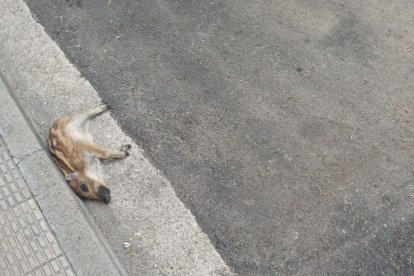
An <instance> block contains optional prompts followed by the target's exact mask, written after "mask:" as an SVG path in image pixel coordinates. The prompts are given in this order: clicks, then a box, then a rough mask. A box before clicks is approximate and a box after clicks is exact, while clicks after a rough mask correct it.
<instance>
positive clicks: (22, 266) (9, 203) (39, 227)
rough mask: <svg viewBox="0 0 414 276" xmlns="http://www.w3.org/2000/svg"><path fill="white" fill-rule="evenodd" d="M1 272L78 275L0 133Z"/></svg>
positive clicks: (16, 275) (8, 273)
mask: <svg viewBox="0 0 414 276" xmlns="http://www.w3.org/2000/svg"><path fill="white" fill-rule="evenodd" d="M0 271H1V273H0V275H4V276H7V275H11V276H12V275H13V276H18V275H75V274H74V272H73V269H72V267H71V266H70V264H69V262H68V260H67V258H66V256H65V255H64V253H63V251H62V249H61V247H60V245H59V244H58V242H57V241H56V238H55V236H54V235H53V234H52V231H51V230H50V228H49V226H48V224H47V221H46V220H45V218H44V216H43V214H42V212H41V211H40V209H39V206H38V205H37V203H36V201H35V200H34V199H33V197H32V195H31V193H30V191H29V189H28V187H27V185H26V183H25V181H24V179H23V178H22V176H21V174H20V171H19V169H18V167H17V166H16V164H15V163H14V161H13V159H12V157H11V156H10V154H9V152H8V151H7V149H6V146H5V144H4V141H3V139H2V138H1V137H0Z"/></svg>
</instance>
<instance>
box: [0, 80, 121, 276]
mask: <svg viewBox="0 0 414 276" xmlns="http://www.w3.org/2000/svg"><path fill="white" fill-rule="evenodd" d="M9 90H10V88H9V87H8V85H7V84H6V83H5V80H4V78H3V77H2V76H1V75H0V99H1V100H0V275H4V276H7V275H12V276H18V275H124V274H125V271H124V269H123V268H122V266H121V265H120V263H119V261H118V260H117V258H116V257H115V255H114V254H113V252H112V251H111V250H110V249H109V247H108V245H107V244H106V242H105V241H104V239H103V238H102V237H101V236H100V232H99V231H98V230H97V227H96V226H95V225H94V222H93V220H92V219H91V218H90V215H89V214H88V212H87V211H86V209H85V208H84V207H83V205H82V204H81V202H80V200H79V199H78V198H77V197H76V196H75V195H74V194H73V193H72V191H71V190H70V189H69V188H68V187H67V185H66V183H65V182H64V180H63V178H62V176H61V175H60V173H59V172H58V170H57V169H56V167H55V166H54V164H53V161H52V160H51V159H50V158H49V155H48V154H47V150H45V149H44V148H43V144H42V142H41V141H39V139H38V136H37V134H36V132H35V131H33V128H32V127H31V123H30V122H29V121H28V120H27V119H26V118H25V116H24V114H23V113H22V112H21V109H20V108H19V106H18V103H17V102H16V101H15V100H14V99H13V95H12V94H11V93H10V92H9Z"/></svg>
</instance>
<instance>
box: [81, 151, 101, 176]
mask: <svg viewBox="0 0 414 276" xmlns="http://www.w3.org/2000/svg"><path fill="white" fill-rule="evenodd" d="M85 159H86V162H87V164H88V167H87V168H88V169H87V171H86V172H85V173H86V175H87V176H88V177H89V178H90V179H93V180H98V181H103V173H102V169H101V161H100V160H99V158H98V157H96V156H95V155H93V154H91V153H89V152H86V153H85Z"/></svg>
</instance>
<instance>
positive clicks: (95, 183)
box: [47, 104, 131, 203]
mask: <svg viewBox="0 0 414 276" xmlns="http://www.w3.org/2000/svg"><path fill="white" fill-rule="evenodd" d="M106 110H108V105H106V104H104V105H100V106H98V107H96V108H94V109H92V110H90V111H86V112H83V113H80V114H75V115H70V116H65V117H62V118H59V119H57V120H56V121H55V122H54V123H53V126H52V127H51V128H50V131H49V138H48V141H47V142H48V145H49V149H50V151H51V153H52V155H53V157H54V159H55V161H56V164H57V165H58V167H59V169H60V170H61V171H62V173H63V174H64V175H65V178H66V181H67V182H68V184H69V186H70V188H71V189H72V190H73V191H74V192H75V193H76V194H77V195H78V196H79V197H81V198H83V199H94V200H102V201H104V202H106V203H108V202H109V201H110V200H111V194H110V191H109V189H108V188H107V187H106V186H105V184H104V180H103V173H102V169H101V162H100V160H105V161H108V160H112V159H121V158H124V157H126V156H128V155H129V153H128V150H129V149H130V148H131V145H123V146H121V148H120V149H107V148H102V147H100V146H98V145H96V144H95V143H94V142H93V138H92V135H91V134H90V132H89V121H90V119H92V118H94V117H95V116H97V115H99V114H101V113H102V112H104V111H106Z"/></svg>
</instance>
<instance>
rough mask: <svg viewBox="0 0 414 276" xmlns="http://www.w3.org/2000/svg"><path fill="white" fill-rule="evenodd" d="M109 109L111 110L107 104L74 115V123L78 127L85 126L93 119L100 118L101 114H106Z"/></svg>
mask: <svg viewBox="0 0 414 276" xmlns="http://www.w3.org/2000/svg"><path fill="white" fill-rule="evenodd" d="M108 109H109V106H108V105H107V104H102V105H99V106H97V107H95V108H93V109H91V110H88V111H85V112H82V113H80V114H77V115H74V116H73V117H72V123H74V124H75V125H77V126H78V127H82V126H85V124H86V123H87V122H88V120H90V119H92V118H93V117H96V116H98V115H99V114H101V113H103V112H105V111H106V110H108Z"/></svg>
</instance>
